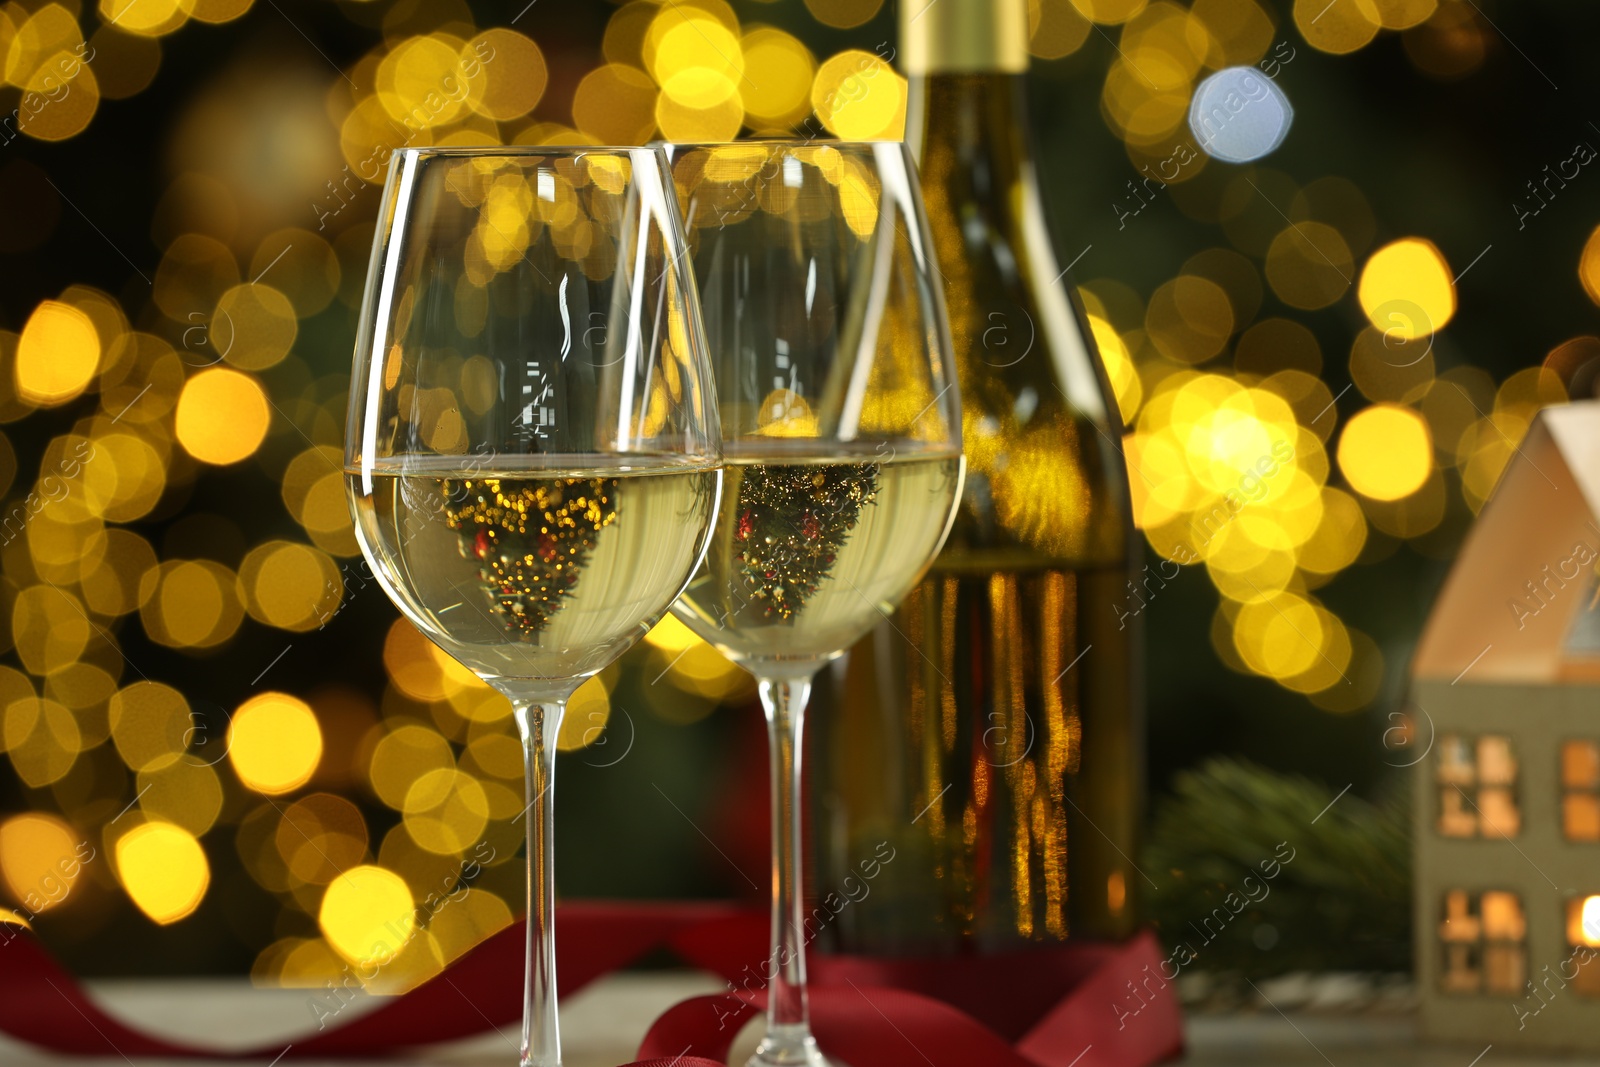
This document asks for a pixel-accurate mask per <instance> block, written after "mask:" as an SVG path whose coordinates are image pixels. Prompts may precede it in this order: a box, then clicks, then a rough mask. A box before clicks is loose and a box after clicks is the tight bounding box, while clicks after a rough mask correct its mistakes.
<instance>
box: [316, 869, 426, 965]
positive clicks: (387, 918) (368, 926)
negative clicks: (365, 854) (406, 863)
mask: <svg viewBox="0 0 1600 1067" xmlns="http://www.w3.org/2000/svg"><path fill="white" fill-rule="evenodd" d="M416 922H417V920H416V914H415V912H414V911H413V901H412V898H411V890H410V889H409V888H407V887H406V883H405V881H404V880H403V879H402V878H401V877H400V876H399V875H398V874H395V873H394V872H393V871H390V870H385V869H384V868H382V867H374V866H371V865H370V864H368V865H363V866H360V867H352V868H350V870H348V871H345V872H344V873H343V874H341V875H339V876H338V877H337V878H335V879H334V880H333V881H332V882H330V883H329V884H328V891H327V893H325V894H323V897H322V907H321V909H319V911H318V913H317V923H318V925H319V926H321V927H322V935H323V936H324V937H326V938H327V939H328V944H330V945H332V946H333V948H334V950H335V951H336V952H338V953H339V954H340V955H341V956H343V957H344V958H345V959H347V960H351V961H352V962H355V963H362V964H367V963H386V962H388V961H389V960H391V959H393V958H394V957H395V956H396V955H397V954H398V953H399V952H400V950H401V949H402V948H403V947H405V944H406V942H407V941H409V940H410V939H411V936H412V934H413V932H414V931H415V930H416Z"/></svg>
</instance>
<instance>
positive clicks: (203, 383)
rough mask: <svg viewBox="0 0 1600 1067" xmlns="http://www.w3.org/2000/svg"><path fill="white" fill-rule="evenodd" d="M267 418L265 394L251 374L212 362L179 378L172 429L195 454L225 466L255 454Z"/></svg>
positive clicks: (201, 459)
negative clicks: (180, 387)
mask: <svg viewBox="0 0 1600 1067" xmlns="http://www.w3.org/2000/svg"><path fill="white" fill-rule="evenodd" d="M271 421H272V414H271V409H270V408H269V407H268V405H267V394H266V393H265V392H263V391H262V389H261V386H260V385H259V384H258V383H257V382H256V380H255V379H254V378H252V377H250V376H249V375H248V374H240V373H239V372H238V371H235V370H228V369H226V368H223V367H215V368H212V369H211V370H204V371H201V372H200V373H199V374H196V375H195V376H194V377H193V378H190V379H189V380H188V381H187V382H186V383H184V386H183V393H182V394H181V395H180V396H179V397H178V416H177V425H176V426H175V430H176V432H177V436H178V443H179V444H181V445H183V447H184V450H185V451H187V452H188V453H189V454H190V455H191V456H193V457H194V458H195V459H198V460H200V461H201V462H202V463H214V464H217V465H218V466H224V465H226V464H229V463H237V462H239V461H240V460H241V459H244V458H246V457H247V456H250V455H252V454H254V452H255V450H256V449H258V448H260V447H261V442H262V441H263V440H264V439H265V438H266V436H267V426H268V424H269V423H270V422H271Z"/></svg>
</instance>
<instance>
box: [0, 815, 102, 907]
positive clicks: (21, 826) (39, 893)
mask: <svg viewBox="0 0 1600 1067" xmlns="http://www.w3.org/2000/svg"><path fill="white" fill-rule="evenodd" d="M80 843H81V844H82V845H83V847H82V848H80V847H79V846H80ZM93 856H94V850H93V848H92V846H89V845H88V844H87V843H86V842H80V838H79V837H78V835H77V834H76V833H75V832H74V831H73V829H72V827H70V826H68V825H67V824H66V822H65V821H63V820H61V819H59V818H56V817H55V816H53V815H43V814H38V813H31V812H30V813H25V814H21V815H13V816H11V817H10V818H8V819H6V821H5V822H4V823H0V879H3V880H4V882H5V887H6V890H7V892H8V893H9V894H10V896H11V899H12V900H13V901H15V902H16V903H18V904H21V905H22V906H23V907H25V908H27V909H28V910H29V911H30V912H32V913H33V914H36V915H37V914H40V913H43V912H45V911H48V910H49V909H51V908H53V907H55V906H57V905H58V904H61V903H63V902H64V901H66V899H67V898H68V896H69V895H70V894H71V892H72V887H73V884H74V883H75V882H76V881H77V879H78V876H79V874H80V873H81V868H82V864H83V862H84V861H85V860H86V859H92V858H93Z"/></svg>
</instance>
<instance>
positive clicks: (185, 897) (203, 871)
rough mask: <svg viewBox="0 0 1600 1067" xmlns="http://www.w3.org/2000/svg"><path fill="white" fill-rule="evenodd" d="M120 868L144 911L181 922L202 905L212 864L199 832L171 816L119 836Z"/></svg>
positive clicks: (162, 921)
mask: <svg viewBox="0 0 1600 1067" xmlns="http://www.w3.org/2000/svg"><path fill="white" fill-rule="evenodd" d="M116 852H117V873H118V875H120V876H121V878H122V885H123V888H125V889H126V890H127V891H128V896H129V897H130V898H131V899H132V900H133V902H134V904H136V905H137V906H138V908H139V910H140V911H142V912H144V913H145V914H146V915H148V916H150V918H151V919H153V920H155V921H156V922H158V923H160V924H162V925H163V926H165V925H167V924H168V923H175V922H177V921H178V920H179V919H182V918H184V917H185V916H187V915H189V914H190V913H192V912H193V911H194V909H195V908H197V907H199V906H200V901H201V900H202V899H204V897H205V895H206V889H207V888H208V887H209V886H210V885H211V866H210V864H209V863H207V862H206V854H205V852H204V851H202V850H201V848H200V842H199V841H197V840H195V837H194V835H193V834H191V833H189V831H187V830H185V829H183V828H182V827H179V826H174V825H172V824H171V823H169V822H147V823H145V824H144V825H143V826H140V827H137V828H135V829H133V830H131V831H129V832H128V833H127V834H125V835H123V837H122V838H120V839H119V840H118V841H117V850H116Z"/></svg>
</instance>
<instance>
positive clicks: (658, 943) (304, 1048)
mask: <svg viewBox="0 0 1600 1067" xmlns="http://www.w3.org/2000/svg"><path fill="white" fill-rule="evenodd" d="M557 924H558V928H559V930H560V939H561V952H560V955H559V961H558V969H559V972H558V982H559V988H560V990H561V992H562V995H564V996H570V995H571V994H573V993H575V992H577V991H578V990H579V989H581V988H583V987H584V986H585V985H587V984H588V983H589V982H591V981H593V980H594V979H596V978H598V977H600V976H602V975H605V974H608V973H610V972H611V971H614V970H617V969H619V968H621V967H624V966H626V965H628V964H629V963H631V962H632V961H634V960H636V959H638V958H639V957H641V956H643V955H644V954H645V953H647V952H649V951H651V950H652V949H656V948H661V947H665V948H668V949H670V950H672V951H673V952H674V953H675V954H676V955H678V956H679V957H680V958H682V959H683V960H685V961H686V962H688V963H691V964H694V965H696V966H698V967H701V968H703V969H705V970H708V971H710V972H712V973H714V974H717V975H719V976H720V977H722V978H723V979H725V980H726V981H728V982H729V983H730V985H731V986H732V987H733V989H735V990H737V992H730V993H727V994H722V995H718V996H710V997H695V998H691V999H690V1000H687V1001H684V1002H683V1003H681V1004H678V1005H676V1006H675V1007H673V1008H671V1009H670V1010H668V1011H667V1012H666V1013H665V1014H664V1015H663V1016H662V1017H661V1018H660V1019H658V1020H656V1022H655V1024H654V1025H653V1026H652V1027H651V1028H650V1031H649V1033H648V1034H646V1035H645V1038H644V1041H643V1043H642V1044H641V1045H640V1048H639V1052H638V1055H639V1056H640V1057H641V1058H640V1059H639V1060H638V1061H637V1062H635V1063H633V1064H630V1065H628V1067H722V1061H723V1060H724V1059H725V1058H726V1056H727V1054H728V1046H729V1045H730V1044H731V1043H732V1041H733V1039H734V1037H735V1036H736V1035H737V1034H738V1032H739V1028H740V1027H741V1026H742V1025H743V1023H744V1021H746V1020H747V1019H748V1018H749V1017H750V1016H752V1015H754V1014H756V1013H758V1012H759V1011H761V1010H762V1009H763V1008H764V1006H765V995H764V992H763V991H762V988H761V985H762V983H761V980H760V974H759V967H760V964H759V963H758V962H756V961H760V960H762V959H763V958H764V955H765V951H766V947H767V946H766V918H765V916H764V915H763V914H760V913H757V912H754V911H752V910H750V909H746V908H741V907H735V906H731V905H721V904H598V903H574V904H566V905H563V906H562V907H561V908H559V909H558V912H557ZM522 938H523V928H522V924H520V923H518V924H515V925H513V926H511V927H509V928H507V929H505V930H502V931H501V932H500V933H498V934H496V935H495V936H494V937H492V938H490V939H489V940H487V941H485V942H484V943H483V944H481V945H479V946H478V947H477V948H475V949H473V950H472V951H471V952H470V953H468V954H467V955H466V956H464V957H462V959H460V960H459V961H457V962H456V964H455V965H453V966H452V967H451V968H450V969H449V970H448V971H447V972H446V973H445V974H443V975H440V976H438V977H436V978H434V979H432V980H430V981H428V982H426V983H424V984H423V985H421V986H418V987H417V988H416V989H413V990H411V991H410V992H409V993H406V994H405V995H403V996H400V997H396V998H394V999H392V1000H388V1001H386V1002H384V1003H383V1004H382V1005H381V1006H380V1007H378V1008H377V1009H375V1010H373V1011H370V1012H368V1013H366V1014H364V1015H361V1016H360V1017H358V1018H355V1019H352V1020H350V1021H349V1022H344V1023H334V1024H333V1025H331V1026H329V1027H328V1028H327V1029H325V1030H322V1031H316V1030H311V1031H310V1032H309V1033H302V1034H299V1035H293V1034H287V1035H285V1036H284V1038H283V1040H282V1041H281V1042H275V1043H273V1044H272V1045H270V1046H266V1047H261V1048H253V1049H244V1050H238V1051H222V1050H218V1049H215V1048H204V1047H200V1046H197V1045H191V1044H187V1043H182V1042H173V1041H169V1040H166V1039H164V1038H160V1037H156V1036H154V1035H150V1034H146V1033H143V1032H141V1031H139V1030H136V1029H134V1028H132V1027H129V1026H127V1025H125V1024H123V1023H121V1022H119V1021H118V1020H116V1019H115V1018H113V1017H112V1016H110V1015H108V1014H106V1013H105V1012H104V1011H102V1010H101V1009H100V1008H99V1007H98V1006H97V1005H96V1004H95V1003H94V1002H93V1001H92V1000H91V999H89V997H88V996H87V994H85V992H84V991H83V989H82V987H81V986H79V985H78V983H77V982H76V981H75V980H74V979H73V978H72V976H71V975H69V974H67V972H66V971H64V970H63V969H62V968H61V966H60V965H59V964H57V963H56V962H55V960H54V959H52V958H51V957H50V956H49V954H48V953H46V952H45V950H44V948H43V947H42V946H41V945H40V944H39V942H38V941H37V939H35V938H34V937H33V936H32V935H31V934H30V933H28V932H27V931H24V930H21V929H19V928H17V927H14V926H0V1031H3V1032H4V1033H6V1034H8V1035H10V1036H11V1037H14V1038H17V1039H20V1040H22V1041H26V1042H29V1043H31V1044H34V1045H38V1046H40V1047H41V1048H45V1049H49V1050H51V1051H55V1052H61V1053H69V1054H74V1055H80V1056H94V1055H105V1056H135V1055H142V1056H167V1057H174V1058H189V1057H215V1058H226V1059H271V1058H273V1057H275V1056H278V1055H279V1054H280V1053H282V1052H283V1051H284V1046H285V1045H287V1044H291V1043H292V1048H290V1049H289V1051H288V1054H287V1055H285V1056H284V1059H286V1060H287V1059H292V1058H296V1057H302V1056H319V1057H340V1056H372V1055H375V1054H380V1053H384V1052H390V1051H395V1050H398V1049H402V1048H408V1047H412V1046H416V1045H430V1044H438V1043H442V1042H447V1041H453V1040H456V1039H459V1038H463V1037H469V1036H472V1035H474V1034H477V1033H481V1032H483V1031H484V1030H487V1029H488V1028H489V1027H490V1026H491V1025H493V1026H516V1025H517V1024H518V1023H519V1021H520V1015H521V1011H522V1005H521V989H522V983H521V982H518V981H507V980H506V976H507V975H517V974H520V973H521V969H522V963H523V960H522V951H523V946H522ZM1160 961H1161V955H1160V951H1159V949H1158V947H1157V945H1156V942H1155V939H1154V938H1153V937H1151V936H1150V935H1148V934H1145V935H1142V936H1141V937H1139V938H1136V939H1135V940H1133V941H1131V942H1129V943H1128V944H1126V945H1088V946H1076V945H1074V946H1067V947H1063V948H1057V949H1044V950H1037V951H1030V952H1025V953H1017V954H1014V955H1010V956H984V957H959V958H949V959H934V960H879V959H868V958H863V957H850V956H824V955H820V954H816V955H813V956H812V958H811V960H810V964H811V968H810V969H811V977H812V990H811V1012H812V1025H813V1029H814V1031H815V1033H816V1035H817V1040H818V1042H819V1043H820V1044H821V1045H822V1047H823V1048H824V1049H826V1050H827V1051H829V1052H831V1053H833V1054H835V1055H837V1056H838V1057H840V1058H841V1059H844V1060H846V1061H848V1062H849V1063H851V1064H852V1065H853V1067H904V1065H906V1064H917V1063H921V1062H926V1063H928V1064H930V1065H931V1067H947V1065H948V1067H958V1065H959V1067H1147V1065H1149V1064H1154V1063H1158V1062H1161V1061H1162V1060H1164V1059H1168V1058H1171V1057H1173V1056H1176V1055H1177V1054H1178V1053H1179V1052H1180V1051H1181V1050H1182V1029H1181V1019H1180V1014H1179V1011H1178V1006H1177V1001H1176V998H1175V997H1174V996H1173V991H1172V989H1171V988H1170V987H1165V988H1162V987H1161V983H1160V982H1159V977H1152V976H1158V975H1159V971H1160V967H1159V964H1160ZM1133 990H1137V991H1138V992H1137V999H1136V998H1135V993H1134V992H1133ZM1135 1009H1138V1010H1137V1011H1135Z"/></svg>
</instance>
